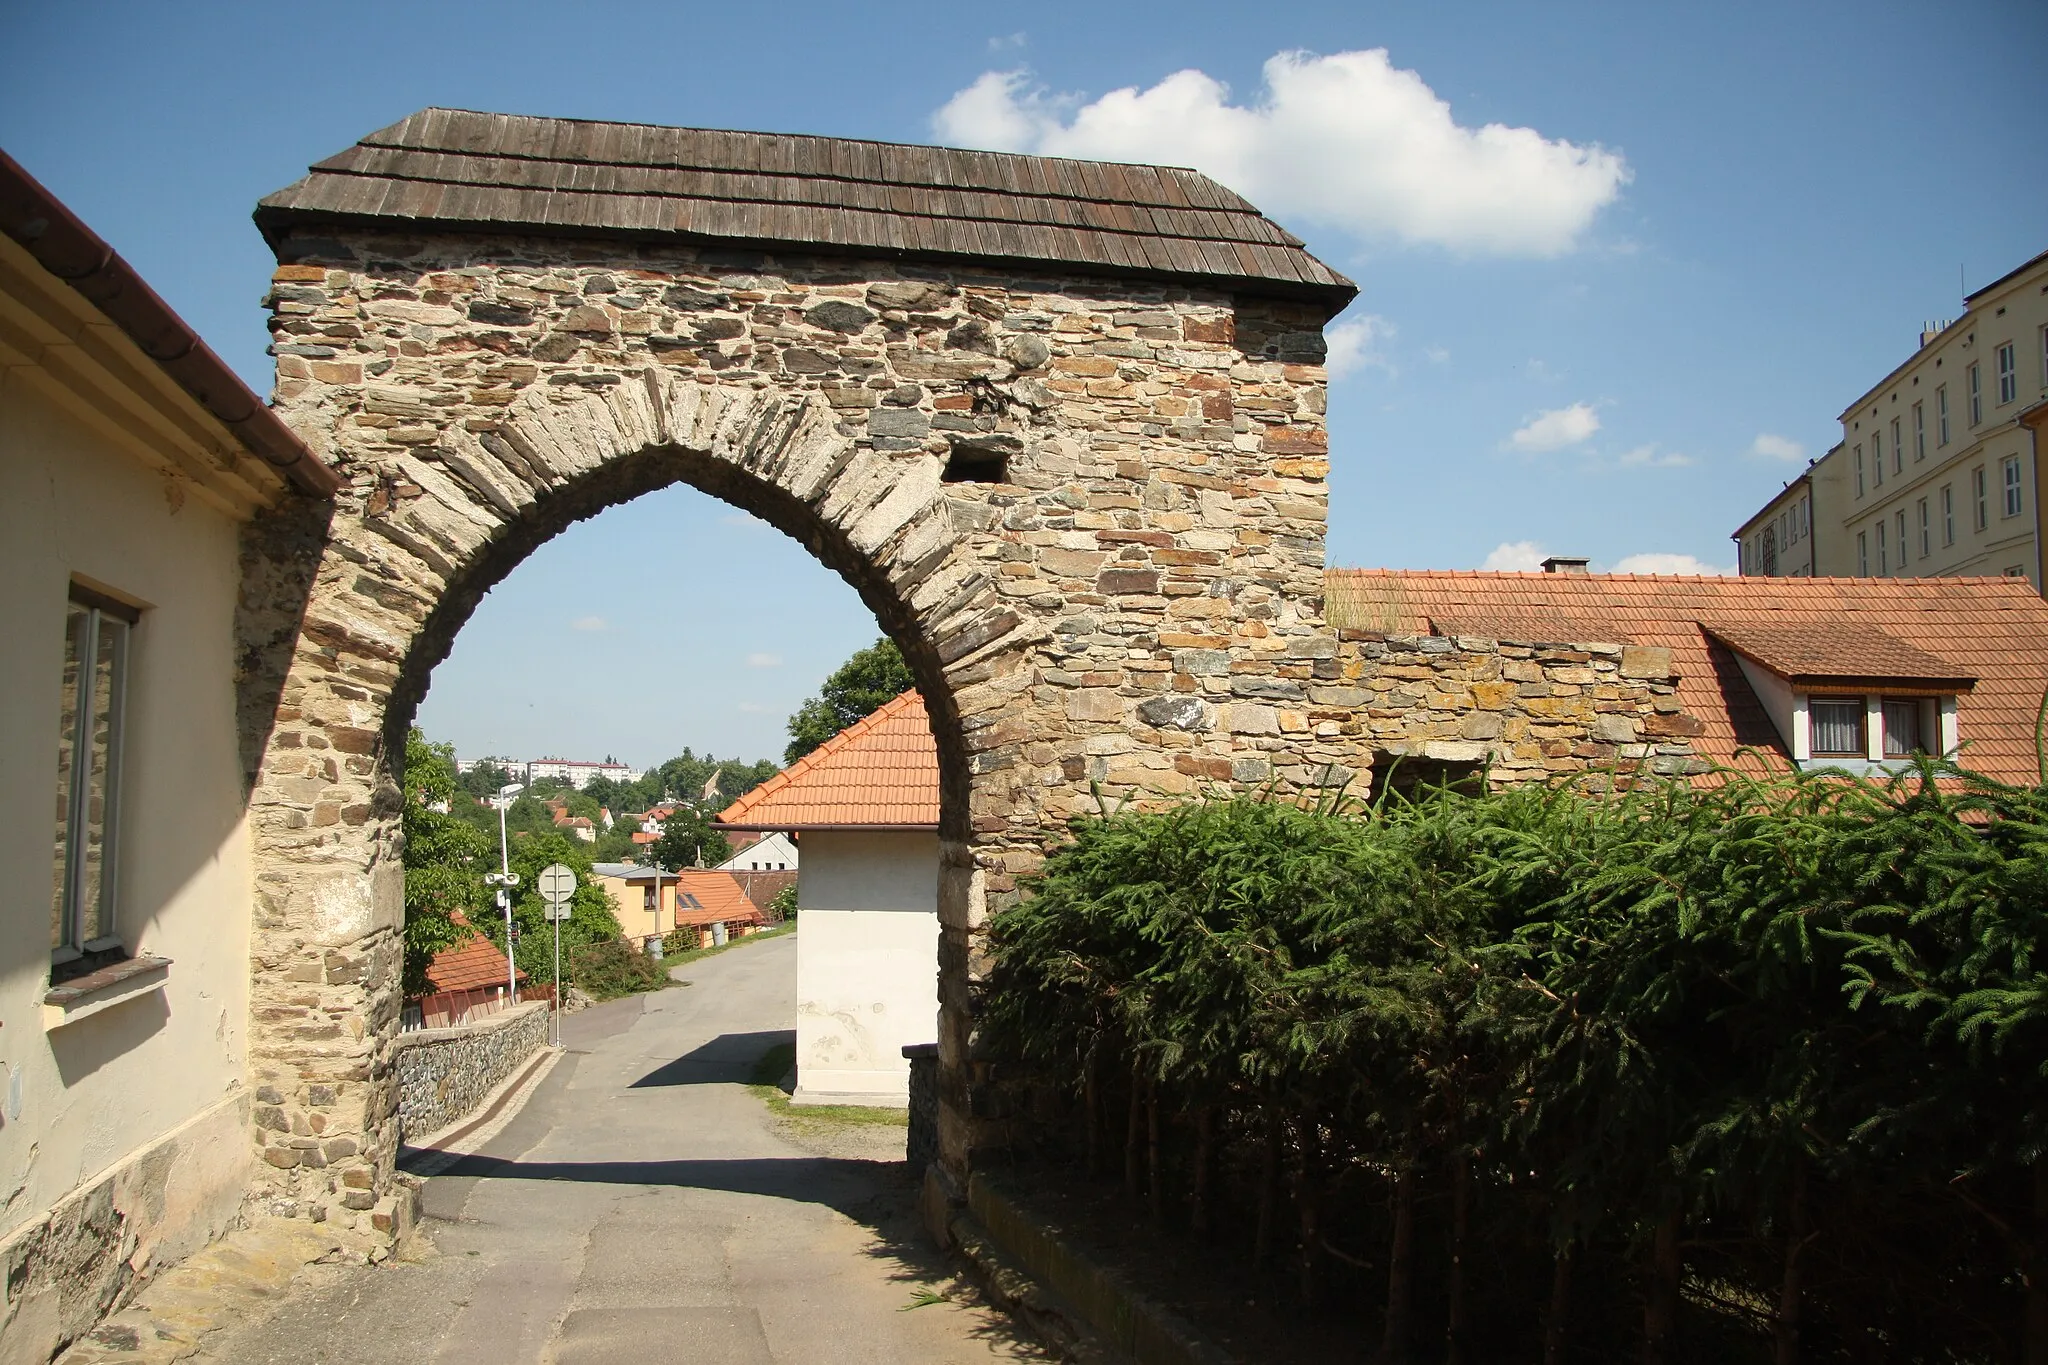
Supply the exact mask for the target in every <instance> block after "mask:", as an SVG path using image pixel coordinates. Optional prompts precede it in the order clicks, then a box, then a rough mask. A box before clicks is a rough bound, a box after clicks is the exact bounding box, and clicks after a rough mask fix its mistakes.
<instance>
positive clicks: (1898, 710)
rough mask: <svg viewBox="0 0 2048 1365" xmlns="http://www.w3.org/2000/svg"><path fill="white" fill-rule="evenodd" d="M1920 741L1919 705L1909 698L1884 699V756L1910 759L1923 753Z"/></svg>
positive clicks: (1923, 746)
mask: <svg viewBox="0 0 2048 1365" xmlns="http://www.w3.org/2000/svg"><path fill="white" fill-rule="evenodd" d="M1925 747H1926V746H1925V745H1924V744H1923V743H1922V742H1921V739H1920V703H1919V702H1917V701H1914V700H1912V699H1910V698H1904V699H1901V698H1895V697H1886V698H1885V699H1884V756H1885V757H1886V758H1911V757H1912V756H1913V755H1914V754H1917V753H1921V752H1924V750H1925Z"/></svg>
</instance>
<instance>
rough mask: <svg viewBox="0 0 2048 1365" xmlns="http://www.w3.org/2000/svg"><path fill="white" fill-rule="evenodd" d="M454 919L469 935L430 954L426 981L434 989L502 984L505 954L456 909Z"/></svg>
mask: <svg viewBox="0 0 2048 1365" xmlns="http://www.w3.org/2000/svg"><path fill="white" fill-rule="evenodd" d="M455 921H456V923H458V924H460V925H462V927H463V928H465V929H467V930H469V934H468V936H467V937H466V938H464V939H463V940H462V942H460V943H458V944H456V945H455V946H454V947H453V948H443V949H442V950H441V951H440V952H438V953H435V954H434V962H433V965H432V966H430V967H428V968H427V980H428V981H430V982H432V983H433V986H434V989H435V990H437V991H470V990H476V989H477V988H479V987H490V986H502V985H504V984H505V955H504V954H503V953H501V952H499V951H498V945H496V944H495V943H492V942H491V941H490V940H489V939H487V938H485V937H484V936H483V935H482V934H481V933H479V932H477V930H476V929H474V928H472V927H471V926H470V924H469V921H468V920H466V919H464V918H463V916H462V913H461V912H460V911H457V912H456V915H455ZM519 979H520V980H522V981H524V980H525V979H526V973H525V972H521V973H520V974H519Z"/></svg>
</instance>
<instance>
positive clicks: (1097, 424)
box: [244, 234, 1356, 1207]
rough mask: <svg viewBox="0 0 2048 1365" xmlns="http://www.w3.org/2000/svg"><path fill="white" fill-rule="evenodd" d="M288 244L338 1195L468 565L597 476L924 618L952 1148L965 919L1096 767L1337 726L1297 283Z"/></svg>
mask: <svg viewBox="0 0 2048 1365" xmlns="http://www.w3.org/2000/svg"><path fill="white" fill-rule="evenodd" d="M280 257H281V259H282V260H283V261H284V264H283V265H282V266H281V267H280V268H279V270H278V272H277V278H276V284H275V287H274V289H273V292H272V295H271V306H272V308H273V311H274V317H273V331H274V334H275V341H276V345H275V350H276V353H277V357H278V384H277V391H276V400H277V404H278V410H279V413H280V415H281V416H282V417H283V418H284V419H285V420H286V421H287V422H289V423H290V424H291V425H292V426H293V427H294V429H295V430H297V431H298V432H299V433H300V434H301V436H302V437H304V438H305V439H306V440H307V442H308V443H309V444H310V445H311V446H312V447H313V448H314V449H315V450H316V451H317V452H319V453H320V454H321V455H322V457H323V458H325V459H327V460H328V461H329V462H330V463H332V464H333V465H334V467H335V468H336V469H337V471H338V472H339V473H340V474H341V475H342V477H343V479H344V480H345V482H346V487H345V488H344V490H343V492H342V493H341V495H340V496H339V497H338V498H337V500H336V503H335V505H334V507H333V509H332V514H331V516H330V517H329V518H328V519H327V521H326V524H325V525H324V526H323V527H321V528H318V530H319V533H320V535H323V536H324V537H325V539H324V547H323V548H322V551H321V554H320V559H319V563H318V565H317V568H315V569H314V570H313V571H312V573H311V575H310V582H309V583H307V584H305V585H304V586H300V583H301V580H300V579H297V578H295V577H294V575H293V574H291V573H287V572H281V571H277V572H269V573H252V574H251V575H250V582H251V583H253V584H256V585H258V586H257V587H256V588H255V589H252V595H253V596H254V597H255V598H258V599H261V600H252V601H251V602H249V603H247V604H245V619H246V620H247V621H248V622H249V623H250V624H249V628H248V638H246V639H245V641H244V646H245V650H246V653H247V657H248V659H249V660H250V663H251V668H250V672H251V678H252V683H251V689H252V692H253V691H255V690H256V688H257V684H259V683H260V684H262V686H263V687H267V688H274V690H275V693H276V697H277V704H276V707H275V722H274V725H273V726H272V728H271V729H270V732H269V733H268V735H267V736H263V737H261V738H260V742H257V743H252V751H257V752H260V768H259V770H258V772H257V775H256V778H255V785H254V789H253V792H252V797H251V816H252V824H253V827H254V830H255V835H256V839H257V857H258V876H259V902H260V904H259V911H258V923H257V926H256V935H255V951H254V957H255V973H256V976H255V983H254V997H255V998H254V1011H255V1026H254V1031H253V1032H254V1037H253V1039H252V1062H251V1064H252V1070H253V1071H254V1072H255V1073H256V1077H255V1079H256V1081H257V1083H258V1084H261V1085H264V1086H266V1087H268V1090H269V1092H270V1093H274V1094H277V1095H279V1096H280V1097H281V1099H280V1100H279V1101H277V1102H275V1103H274V1104H273V1105H272V1107H273V1108H275V1109H276V1110H277V1111H278V1113H279V1115H280V1118H281V1121H282V1123H283V1127H282V1128H277V1127H272V1128H267V1129H259V1130H258V1132H257V1135H256V1139H257V1142H258V1146H259V1151H260V1153H261V1155H262V1158H263V1160H264V1161H265V1162H266V1163H267V1166H266V1169H267V1171H268V1172H269V1174H268V1176H267V1179H268V1181H269V1184H270V1186H271V1187H272V1190H273V1191H275V1192H278V1193H283V1194H290V1195H292V1196H293V1197H294V1198H297V1199H299V1200H301V1201H302V1202H303V1203H306V1204H307V1205H308V1206H309V1207H310V1206H311V1205H314V1204H320V1203H321V1202H322V1201H326V1203H327V1204H333V1203H334V1202H335V1201H336V1200H337V1199H340V1200H341V1201H342V1202H343V1204H344V1206H346V1204H347V1203H348V1202H350V1201H351V1200H354V1202H360V1201H359V1200H356V1199H354V1196H352V1195H347V1194H346V1192H348V1191H356V1190H360V1189H368V1188H381V1186H382V1184H383V1182H384V1181H385V1180H386V1179H387V1178H388V1175H389V1170H390V1161H391V1155H392V1153H393V1151H394V1150H395V1142H396V1131H395V1128H394V1127H393V1124H392V1119H391V1115H392V1114H393V1113H394V1111H395V1108H396V1098H397V1097H396V1093H395V1090H394V1088H393V1087H394V1074H395V1072H394V1066H393V1040H394V1038H395V1036H396V1019H397V1013H398V1003H399V1002H398V998H397V992H396V983H397V968H398V947H397V931H398V928H399V923H400V915H401V907H402V873H401V871H400V868H399V864H398V853H399V850H398V846H397V819H396V810H397V786H396V784H395V782H394V780H393V777H394V774H393V773H392V771H391V763H392V761H393V759H394V758H395V757H396V756H397V754H398V752H399V751H398V750H397V748H396V745H397V743H398V742H400V740H401V739H402V727H403V725H404V723H405V722H406V720H407V719H409V717H410V715H411V713H412V709H413V707H414V705H415V704H416V701H417V699H418V697H419V696H420V695H421V693H422V692H423V690H424V688H425V684H426V680H427V678H428V675H429V673H430V671H431V669H432V667H433V665H434V664H435V663H437V662H438V661H439V660H440V659H441V658H442V657H444V656H445V654H446V653H447V650H448V648H449V647H450V645H451V643H452V641H453V639H454V636H455V632H456V631H457V630H458V629H459V628H460V626H461V624H462V622H463V621H464V620H465V619H466V618H467V616H468V613H469V611H470V610H471V609H472V608H473V607H474V605H475V603H476V601H477V600H478V599H479V598H480V597H481V595H482V594H483V592H484V591H486V590H487V589H488V588H489V587H490V586H491V585H492V584H494V583H495V582H497V581H498V580H499V579H500V578H502V577H503V576H504V574H506V573H507V572H509V571H510V570H511V569H512V568H513V567H515V566H516V565H517V564H518V563H519V562H520V560H521V559H522V558H523V557H524V556H525V555H526V554H528V553H529V552H530V551H531V550H532V549H533V548H534V547H535V546H537V545H538V544H540V543H542V542H543V541H545V540H546V539H547V538H548V537H549V536H551V535H553V534H555V533H556V532H557V531H559V530H560V529H562V528H563V527H564V526H566V525H567V524H569V523H570V522H571V521H573V520H576V519H578V518H580V517H584V516H588V515H591V514H592V513H594V512H597V511H599V510H602V509H603V508H604V507H606V506H609V505H612V504H614V503H617V502H620V501H624V500H626V499H627V498H630V497H633V496H635V495H637V494H639V493H642V492H647V491H650V490H652V489H655V488H658V487H662V486H665V485H667V484H670V483H675V482H687V483H690V484H692V485H693V486H695V487H698V488H700V489H703V490H705V491H707V492H709V493H711V494H713V495H715V496H718V497H721V498H724V499H725V500H727V501H729V502H732V503H734V504H735V505H737V506H739V507H741V508H744V509H746V510H748V511H750V512H752V513H754V514H755V515H757V516H759V517H761V518H763V519H764V520H766V521H768V522H769V523H770V524H772V525H775V526H777V527H778V528H780V529H782V530H783V531H785V532H787V533H789V534H791V535H792V536H795V537H796V538H798V539H799V540H801V541H802V542H803V543H804V544H806V545H807V546H808V547H809V548H810V549H811V551H812V552H813V553H814V554H815V555H816V556H817V557H818V558H819V559H820V560H821V561H822V562H824V563H825V564H826V565H827V566H829V567H831V568H833V569H834V570H836V571H838V572H839V573H840V574H841V575H842V576H843V577H845V578H846V579H847V580H848V581H849V582H850V583H851V584H852V585H853V586H854V587H855V588H856V589H857V590H858V591H859V592H860V594H861V596H862V598H863V600H864V601H865V602H866V603H867V605H868V606H869V607H870V608H871V609H872V610H873V611H874V612H875V614H876V616H877V618H878V620H879V621H880V622H881V624H882V626H883V628H884V629H885V630H886V631H887V632H888V633H889V634H890V636H891V637H892V638H894V639H895V640H896V641H897V643H898V644H899V645H900V646H901V647H902V648H903V651H904V654H905V657H906V658H907V660H908V661H909V663H910V665H911V667H912V669H913V670H914V672H915V674H916V676H917V678H918V681H919V686H920V690H921V691H922V692H923V693H924V695H925V699H926V702H927V705H928V707H929V709H930V711H931V714H932V717H933V730H934V737H935V739H936V741H937V743H938V746H939V750H940V759H941V772H942V784H943V790H944V810H945V814H944V817H943V820H944V823H943V828H942V832H941V833H942V855H941V856H942V878H941V888H940V917H941V947H940V978H941V987H940V989H941V1013H942V1020H941V1030H940V1035H941V1042H940V1049H941V1073H940V1089H941V1124H940V1128H941V1132H940V1141H941V1150H942V1153H943V1156H944V1160H945V1161H946V1163H947V1164H948V1165H949V1166H950V1167H952V1168H953V1169H954V1170H956V1171H959V1170H963V1169H964V1166H965V1163H966V1160H967V1154H968V1151H969V1149H970V1147H971V1145H972V1142H973V1138H974V1131H973V1127H972V1124H971V1122H970V1120H969V1117H968V1116H969V1113H970V1110H971V1107H972V1096H971V1094H970V1093H969V1091H970V1088H971V1083H972V1079H973V1072H972V1068H971V1066H970V1065H969V1052H970V1042H971V1019H970V1017H969V1014H968V1010H967V1003H966V991H967V984H968V981H969V978H970V975H971V972H972V971H973V969H974V962H973V960H972V952H973V947H972V935H973V932H974V930H975V928H976V927H977V926H978V925H979V923H980V922H981V920H982V918H983V916H984V915H985V914H986V913H988V912H989V910H991V909H994V908H1000V907H1001V905H1003V904H1005V903H1007V901H1008V900H1010V899H1011V898H1013V897H1014V895H1015V893H1016V878H1017V877H1018V875H1019V874H1021V873H1023V872H1026V871H1028V870H1029V869H1030V868H1032V867H1034V866H1036V865H1037V862H1038V860H1039V859H1040V857H1041V856H1042V853H1043V850H1044V848H1045V846H1046V844H1047V842H1048V840H1050V839H1053V838H1056V837H1058V836H1059V834H1060V832H1061V831H1062V829H1063V826H1064V823H1065V820H1066V819H1067V817H1068V816H1069V814H1070V813H1072V812H1074V811H1076V810H1080V809H1085V808H1087V807H1088V806H1089V805H1090V803H1091V798H1090V796H1089V786H1090V782H1091V781H1092V780H1095V779H1097V778H1098V777H1099V778H1101V779H1103V780H1105V781H1106V782H1107V783H1108V784H1109V785H1112V786H1124V787H1128V788H1130V789H1131V790H1133V791H1137V792H1140V793H1144V794H1147V795H1149V796H1152V797H1155V798H1158V797H1165V796H1170V795H1173V794H1177V793H1180V792H1185V791H1188V790H1192V789H1193V788H1194V786H1195V785H1196V784H1197V783H1198V782H1199V781H1201V780H1205V779H1208V778H1210V777H1213V775H1215V774H1217V773H1221V772H1228V773H1229V774H1230V775H1231V776H1232V778H1233V779H1238V780H1254V779H1257V780H1263V777H1264V775H1265V774H1266V773H1268V772H1276V773H1279V774H1280V775H1282V776H1283V777H1286V776H1295V775H1301V774H1307V773H1309V772H1310V771H1311V769H1312V767H1313V762H1320V761H1322V758H1323V755H1322V754H1320V753H1318V754H1316V755H1313V756H1311V757H1312V759H1313V762H1303V761H1297V758H1296V754H1295V752H1294V750H1293V748H1292V747H1291V745H1290V743H1289V741H1291V740H1292V739H1293V738H1294V736H1293V734H1292V733H1288V732H1283V731H1282V730H1281V729H1280V728H1279V726H1280V723H1281V722H1280V716H1281V714H1282V712H1283V711H1286V710H1289V709H1290V708H1289V707H1287V706H1286V705H1285V703H1286V702H1287V700H1288V699H1289V697H1291V696H1292V692H1291V691H1290V689H1291V688H1293V687H1294V686H1296V685H1298V684H1299V683H1301V682H1302V681H1303V680H1304V679H1307V678H1309V677H1310V676H1311V675H1312V674H1313V672H1314V669H1315V668H1316V667H1317V666H1318V665H1319V664H1322V663H1327V662H1328V661H1330V660H1331V659H1332V658H1334V656H1333V655H1332V654H1330V653H1329V652H1328V651H1329V650H1331V649H1332V648H1333V647H1334V645H1335V643H1336V642H1335V641H1334V640H1333V639H1332V638H1331V637H1330V636H1329V635H1328V633H1327V631H1325V629H1324V627H1323V623H1322V620H1321V598H1322V569H1323V533H1324V521H1325V515H1326V508H1327V498H1326V484H1325V479H1326V474H1327V462H1326V458H1325V448H1326V442H1325V435H1324V428H1323V405H1324V374H1323V370H1322V367H1321V365H1320V361H1321V359H1322V355H1323V343H1322V338H1321V334H1320V325H1321V322H1322V321H1323V319H1322V317H1321V316H1320V314H1319V313H1317V312H1315V311H1313V310H1309V309H1306V308H1304V307H1303V306H1301V305H1295V304H1290V303H1284V302H1274V301H1265V300H1249V299H1233V298H1230V297H1228V296H1225V295H1221V294H1217V293H1213V292H1206V291H1203V290H1200V289H1193V288H1190V287H1187V286H1186V285H1181V284H1175V283H1173V282H1170V281H1169V282H1160V281H1114V280H1102V279H1083V278H1058V277H1046V276H1032V275H1023V274H1014V273H1004V272H1001V271H992V270H984V269H974V268H970V267H965V266H963V267H960V268H958V269H923V268H919V269H913V268H910V267H907V266H902V265H899V264H896V263H891V262H880V261H877V262H858V261H847V260H829V259H814V258H804V257H787V258H776V257H770V256H766V255H762V254H759V253H736V252H730V251H721V252H710V251H703V252H700V251H695V250H691V249H687V248H678V247H673V246H670V245H662V244H643V243H635V242H630V241H610V242H604V243H581V242H574V241H565V240H547V239H528V238H509V237H482V236H478V237H462V236H450V235H442V236H419V237H398V236H390V235H370V234H361V235H338V236H332V237H323V238H319V239H313V238H298V239H290V240H287V241H285V242H284V243H283V245H282V247H281V248H280ZM998 462H1000V463H1001V464H1002V465H1003V466H1004V467H1005V470H1004V472H1002V473H1001V474H1000V477H998V475H997V464H998ZM949 468H950V469H951V470H952V472H953V473H954V474H955V475H956V476H964V477H962V478H959V479H958V480H957V481H949V479H948V477H947V474H948V470H949ZM287 532H289V533H287ZM306 534H308V533H307V532H305V530H304V528H297V527H294V528H284V529H282V530H279V531H277V532H275V533H274V534H271V535H269V537H268V538H267V539H259V538H257V537H253V536H252V538H251V541H250V545H249V547H248V552H249V555H250V557H251V559H252V561H255V562H258V564H259V567H260V563H261V562H262V561H263V556H264V555H265V554H266V553H271V551H270V549H269V547H271V546H292V545H298V544H301V543H302V542H303V540H304V537H305V535H306ZM294 537H297V538H296V539H295V538H294ZM273 597H274V598H277V599H278V600H275V601H273V600H269V599H270V598H273ZM286 599H290V600H286ZM280 622H292V623H296V624H297V631H296V635H295V636H294V635H292V634H290V633H288V632H284V631H281V630H280V628H279V624H278V623H280ZM287 647H288V649H289V659H288V661H286V662H282V663H281V664H274V663H273V661H278V660H282V659H283V656H284V652H285V650H286V648H287ZM1184 656H1185V662H1186V663H1187V664H1188V665H1189V666H1188V667H1183V662H1184ZM266 679H268V681H265V680H266ZM1219 680H1221V682H1222V684H1223V685H1222V687H1221V689H1220V691H1219V690H1218V688H1217V686H1216V684H1217V683H1218V681H1219ZM1240 687H1242V688H1243V689H1246V690H1244V691H1239V690H1238V689H1239V688H1240ZM1257 689H1267V690H1265V691H1261V690H1257ZM1212 692H1214V693H1216V695H1217V696H1218V697H1219V699H1220V698H1222V697H1228V698H1230V700H1229V701H1228V702H1227V703H1225V704H1223V705H1220V706H1217V705H1212V704H1211V702H1210V701H1209V696H1210V694H1211V693H1212ZM1191 697H1192V698H1194V699H1195V700H1196V701H1198V702H1199V703H1200V705H1201V706H1202V707H1205V708H1208V709H1205V710H1201V711H1199V712H1193V713H1191V712H1189V711H1188V709H1187V708H1188V706H1189V704H1190V702H1189V699H1190V698H1191ZM245 700H246V699H245ZM266 706H267V702H266V701H265V700H264V699H263V697H261V696H259V697H258V699H257V701H256V702H255V703H253V704H251V705H249V706H247V707H246V708H245V709H246V710H247V711H248V712H249V713H250V714H258V713H262V712H264V710H265V707H266ZM1319 724H1320V722H1319ZM1340 729H1341V727H1340ZM1283 735H1284V738H1283ZM1308 737H1313V738H1317V739H1319V740H1323V741H1324V742H1325V747H1326V748H1327V749H1328V750H1329V751H1330V753H1331V754H1338V753H1342V754H1346V755H1349V754H1350V753H1351V752H1352V749H1353V748H1354V747H1355V743H1354V741H1355V738H1356V736H1353V735H1350V734H1345V733H1334V732H1333V733H1332V734H1331V735H1329V736H1327V737H1323V736H1308ZM1240 775H1242V776H1241V777H1240ZM316 1114H317V1115H318V1116H319V1121H320V1123H321V1124H322V1125H324V1128H323V1133H324V1134H327V1135H334V1138H335V1140H337V1141H339V1140H342V1139H346V1140H348V1141H351V1142H354V1143H356V1144H357V1150H356V1152H355V1153H354V1154H352V1155H350V1156H349V1157H347V1158H345V1159H341V1160H340V1161H339V1163H338V1165H337V1161H336V1159H334V1158H327V1165H325V1166H309V1165H308V1164H307V1163H306V1162H305V1160H304V1158H303V1155H302V1153H303V1151H304V1150H305V1149H304V1148H298V1147H293V1146H292V1145H291V1144H290V1141H289V1138H290V1136H291V1135H292V1134H294V1133H296V1131H297V1129H298V1128H299V1127H301V1126H304V1127H308V1128H310V1127H312V1126H313V1125H314V1118H315V1115H316ZM323 1156H325V1151H324V1149H323Z"/></svg>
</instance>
